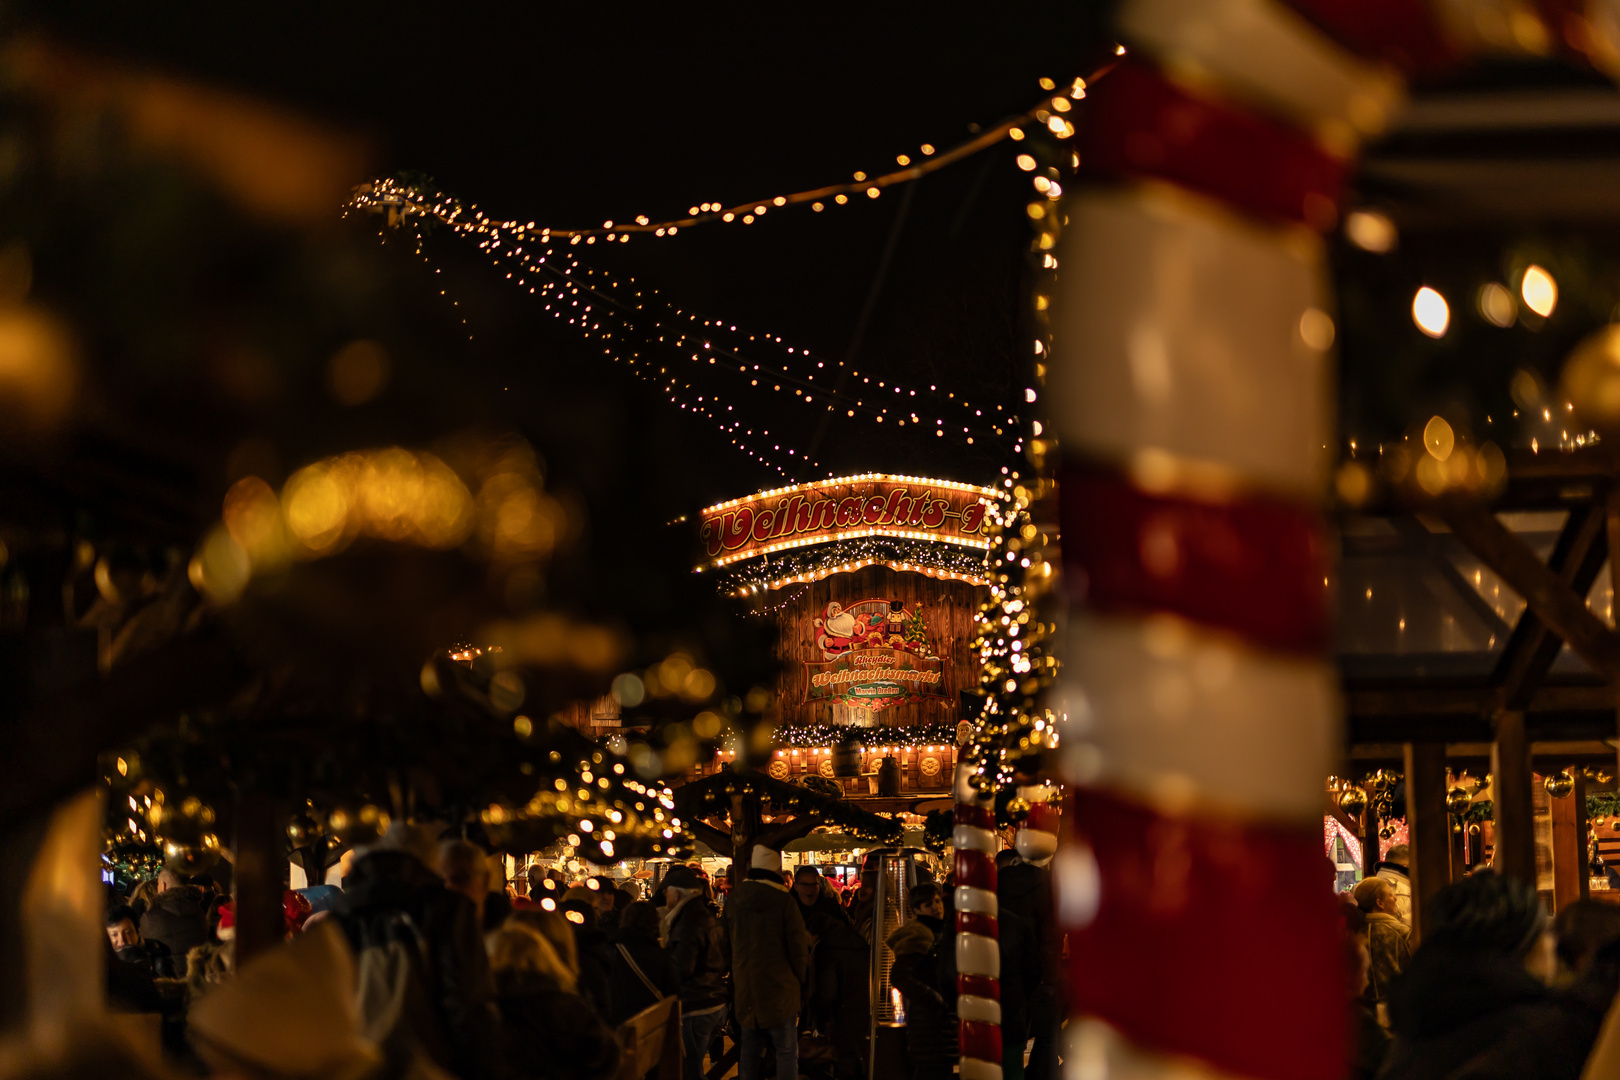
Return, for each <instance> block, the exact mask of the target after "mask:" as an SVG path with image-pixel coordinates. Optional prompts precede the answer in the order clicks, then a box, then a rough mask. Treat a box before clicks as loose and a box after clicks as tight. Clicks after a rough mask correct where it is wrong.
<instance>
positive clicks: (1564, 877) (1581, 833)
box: [1548, 769, 1589, 912]
mask: <svg viewBox="0 0 1620 1080" xmlns="http://www.w3.org/2000/svg"><path fill="white" fill-rule="evenodd" d="M1571 771H1572V772H1574V774H1575V788H1574V790H1573V791H1571V792H1570V793H1569V794H1568V795H1566V796H1565V797H1564V798H1562V799H1549V800H1548V804H1549V806H1548V810H1549V811H1550V813H1551V817H1552V868H1553V910H1554V911H1555V912H1556V911H1562V910H1564V908H1565V907H1567V906H1569V905H1570V904H1573V903H1574V902H1575V901H1577V900H1580V899H1583V898H1585V896H1586V894H1587V887H1588V880H1587V878H1588V875H1589V871H1588V870H1587V866H1586V776H1585V775H1584V774H1583V773H1582V772H1581V771H1580V770H1579V769H1574V770H1571Z"/></svg>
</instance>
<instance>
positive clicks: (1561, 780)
mask: <svg viewBox="0 0 1620 1080" xmlns="http://www.w3.org/2000/svg"><path fill="white" fill-rule="evenodd" d="M1541 783H1542V786H1544V787H1545V788H1546V789H1547V794H1549V795H1551V796H1552V797H1553V798H1555V799H1562V798H1564V797H1566V796H1567V795H1569V793H1570V792H1572V791H1574V790H1575V778H1574V777H1573V776H1571V775H1570V774H1569V770H1568V769H1565V770H1564V771H1563V772H1561V773H1557V774H1555V775H1553V776H1549V777H1547V779H1545V780H1543V781H1542V782H1541Z"/></svg>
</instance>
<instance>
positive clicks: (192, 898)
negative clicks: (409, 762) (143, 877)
mask: <svg viewBox="0 0 1620 1080" xmlns="http://www.w3.org/2000/svg"><path fill="white" fill-rule="evenodd" d="M157 880H158V893H157V895H156V896H154V897H153V898H152V902H151V905H150V906H149V907H148V908H147V910H146V914H144V915H142V916H141V926H140V930H141V937H142V938H144V939H145V940H147V941H157V942H161V943H162V944H163V945H164V946H165V947H166V948H167V949H168V950H169V954H170V955H171V956H185V955H186V953H188V952H190V951H191V950H192V949H194V948H196V947H197V946H198V945H204V944H207V942H208V901H207V900H206V899H205V898H204V897H203V893H202V890H201V889H199V888H197V887H196V886H195V885H186V884H183V883H182V882H181V880H180V876H179V875H178V874H176V873H174V872H173V871H172V870H164V871H163V872H161V873H160V874H158V879H157Z"/></svg>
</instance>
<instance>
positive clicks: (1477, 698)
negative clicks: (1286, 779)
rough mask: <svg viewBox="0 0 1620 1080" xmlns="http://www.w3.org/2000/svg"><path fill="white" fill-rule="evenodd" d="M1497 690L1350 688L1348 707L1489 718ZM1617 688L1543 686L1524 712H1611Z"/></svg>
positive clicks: (1357, 711) (1373, 713) (1375, 713)
mask: <svg viewBox="0 0 1620 1080" xmlns="http://www.w3.org/2000/svg"><path fill="white" fill-rule="evenodd" d="M1497 694H1498V690H1497V689H1496V687H1494V686H1490V685H1486V684H1483V683H1476V684H1473V685H1464V686H1422V685H1415V686H1355V685H1352V686H1348V687H1346V689H1345V704H1346V705H1347V706H1348V708H1349V713H1350V715H1351V716H1364V717H1380V718H1381V717H1397V718H1399V717H1412V716H1429V717H1436V718H1439V717H1453V716H1482V715H1483V716H1489V715H1490V714H1491V713H1493V712H1494V711H1495V710H1494V708H1493V707H1492V706H1493V705H1494V704H1495V703H1496V700H1497ZM1616 704H1617V698H1616V695H1615V691H1614V687H1613V686H1611V685H1609V684H1608V683H1597V684H1593V685H1567V684H1566V685H1558V686H1541V687H1539V688H1538V689H1537V690H1536V694H1535V697H1534V698H1532V699H1531V700H1530V702H1529V703H1528V705H1527V706H1526V707H1525V708H1524V709H1523V710H1522V711H1524V712H1532V713H1534V712H1608V711H1611V710H1613V709H1614V708H1615V707H1616Z"/></svg>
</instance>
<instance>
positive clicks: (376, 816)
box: [326, 803, 389, 844]
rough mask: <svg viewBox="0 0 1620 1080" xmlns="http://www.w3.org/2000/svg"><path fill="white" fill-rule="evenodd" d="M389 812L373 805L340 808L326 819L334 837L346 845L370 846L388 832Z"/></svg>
mask: <svg viewBox="0 0 1620 1080" xmlns="http://www.w3.org/2000/svg"><path fill="white" fill-rule="evenodd" d="M388 825H389V819H388V813H387V811H385V810H383V809H382V808H381V807H379V806H376V805H374V804H372V803H366V804H364V805H363V806H361V807H359V808H358V809H355V810H351V809H349V808H347V807H342V806H340V807H338V808H337V809H336V810H333V811H332V813H331V815H330V816H329V817H327V819H326V826H327V828H328V829H330V830H331V831H332V835H333V836H334V837H336V838H337V839H338V840H340V841H342V842H343V843H345V844H369V843H371V842H372V841H373V840H376V839H377V838H378V837H380V836H382V834H383V833H385V832H387V831H388Z"/></svg>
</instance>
